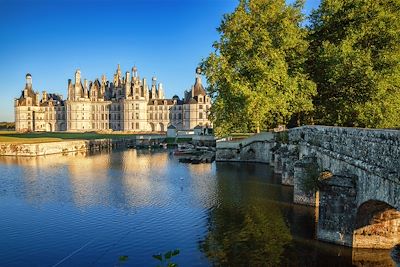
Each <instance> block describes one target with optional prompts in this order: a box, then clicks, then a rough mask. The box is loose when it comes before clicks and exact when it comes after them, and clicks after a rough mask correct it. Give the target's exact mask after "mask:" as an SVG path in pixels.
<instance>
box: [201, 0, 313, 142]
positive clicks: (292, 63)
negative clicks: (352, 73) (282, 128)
mask: <svg viewBox="0 0 400 267" xmlns="http://www.w3.org/2000/svg"><path fill="white" fill-rule="evenodd" d="M301 8H302V3H301V1H296V3H295V4H294V5H286V3H285V1H284V0H241V1H240V3H239V5H238V7H237V8H236V9H235V11H234V12H233V13H231V14H226V15H225V16H224V18H223V20H222V23H221V25H220V27H219V28H218V32H219V33H220V40H219V41H218V42H215V43H214V45H213V47H214V48H215V52H213V53H211V54H210V55H209V57H208V58H207V59H205V60H203V62H202V69H203V71H204V73H205V76H206V78H207V81H208V85H209V87H208V92H209V93H210V94H211V96H212V97H213V100H214V103H213V106H212V108H211V118H212V120H213V123H214V127H215V128H216V134H217V135H218V136H223V135H225V134H229V133H231V132H255V131H256V132H258V131H259V130H260V129H265V128H271V127H274V126H276V125H278V124H286V123H287V122H288V121H289V119H290V118H291V117H292V116H294V115H296V116H299V115H300V114H303V113H308V112H310V111H311V110H313V106H312V101H311V97H312V96H313V95H314V94H315V84H314V83H313V82H312V81H311V80H310V79H309V78H308V75H307V74H306V73H305V71H304V66H303V65H304V63H305V54H306V52H307V47H308V44H307V41H306V40H305V36H306V31H305V29H304V28H302V27H301V26H300V24H301V22H302V19H303V16H302V14H301ZM299 117H300V116H299Z"/></svg>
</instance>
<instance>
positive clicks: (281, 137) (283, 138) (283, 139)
mask: <svg viewBox="0 0 400 267" xmlns="http://www.w3.org/2000/svg"><path fill="white" fill-rule="evenodd" d="M275 141H276V142H278V143H280V144H287V143H289V132H288V131H282V132H277V133H275Z"/></svg>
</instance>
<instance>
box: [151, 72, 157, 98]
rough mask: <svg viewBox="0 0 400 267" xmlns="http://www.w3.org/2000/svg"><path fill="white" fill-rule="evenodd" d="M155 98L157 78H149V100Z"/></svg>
mask: <svg viewBox="0 0 400 267" xmlns="http://www.w3.org/2000/svg"><path fill="white" fill-rule="evenodd" d="M156 98H157V78H156V77H153V78H151V99H156Z"/></svg>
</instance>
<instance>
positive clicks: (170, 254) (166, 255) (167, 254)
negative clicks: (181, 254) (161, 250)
mask: <svg viewBox="0 0 400 267" xmlns="http://www.w3.org/2000/svg"><path fill="white" fill-rule="evenodd" d="M171 256H172V251H168V252H167V253H165V255H164V257H165V259H167V260H169V259H170V258H171Z"/></svg>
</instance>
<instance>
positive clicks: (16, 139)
mask: <svg viewBox="0 0 400 267" xmlns="http://www.w3.org/2000/svg"><path fill="white" fill-rule="evenodd" d="M133 135H135V134H103V133H95V132H90V133H62V132H57V133H51V132H43V133H37V132H36V133H35V132H32V133H17V132H13V131H0V143H19V144H21V143H24V144H32V143H45V142H59V141H63V140H71V139H76V140H82V139H83V140H91V139H118V138H125V137H132V136H133Z"/></svg>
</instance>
